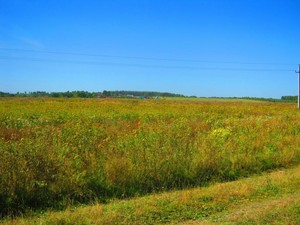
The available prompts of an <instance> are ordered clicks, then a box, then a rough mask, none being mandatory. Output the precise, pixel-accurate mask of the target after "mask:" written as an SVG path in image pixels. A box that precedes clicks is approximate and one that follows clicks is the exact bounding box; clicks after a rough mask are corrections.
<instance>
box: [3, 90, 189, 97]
mask: <svg viewBox="0 0 300 225" xmlns="http://www.w3.org/2000/svg"><path fill="white" fill-rule="evenodd" d="M0 97H50V98H96V97H103V98H107V97H114V98H153V97H185V96H184V95H180V94H173V93H169V92H154V91H106V90H104V91H103V92H88V91H66V92H46V91H34V92H24V93H20V92H17V93H15V94H12V93H7V92H0Z"/></svg>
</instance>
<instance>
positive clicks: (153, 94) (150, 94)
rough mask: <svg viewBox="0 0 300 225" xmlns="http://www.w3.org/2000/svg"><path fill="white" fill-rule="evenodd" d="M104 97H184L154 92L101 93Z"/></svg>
mask: <svg viewBox="0 0 300 225" xmlns="http://www.w3.org/2000/svg"><path fill="white" fill-rule="evenodd" d="M102 95H103V96H105V97H146V98H153V97H185V96H184V95H181V94H173V93H169V92H155V91H106V90H104V91H103V92H102Z"/></svg>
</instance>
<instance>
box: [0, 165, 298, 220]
mask: <svg viewBox="0 0 300 225" xmlns="http://www.w3.org/2000/svg"><path fill="white" fill-rule="evenodd" d="M299 187H300V166H297V167H295V168H292V169H286V170H281V171H275V172H271V173H265V174H263V175H261V176H253V177H251V178H246V179H242V180H239V181H234V182H228V183H218V184H215V185H212V186H209V187H204V188H195V189H190V190H183V191H173V192H167V193H161V194H154V195H149V196H146V197H141V198H135V199H129V200H122V201H121V200H114V201H112V202H110V203H109V204H106V205H103V204H95V205H93V206H87V207H79V208H76V209H74V208H72V209H71V208H70V209H67V210H65V211H63V212H47V213H45V214H43V215H42V216H40V217H32V218H21V219H17V220H6V221H3V222H4V223H7V224H162V223H170V224H300V188H299Z"/></svg>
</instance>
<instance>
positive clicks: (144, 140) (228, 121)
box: [0, 98, 300, 224]
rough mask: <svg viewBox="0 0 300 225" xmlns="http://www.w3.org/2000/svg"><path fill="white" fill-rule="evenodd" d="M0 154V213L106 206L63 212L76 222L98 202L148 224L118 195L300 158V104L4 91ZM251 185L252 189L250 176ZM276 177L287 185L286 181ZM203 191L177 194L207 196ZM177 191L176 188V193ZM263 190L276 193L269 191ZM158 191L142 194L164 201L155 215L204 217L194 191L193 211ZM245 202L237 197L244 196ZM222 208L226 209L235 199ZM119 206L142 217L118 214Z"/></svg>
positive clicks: (212, 179)
mask: <svg viewBox="0 0 300 225" xmlns="http://www.w3.org/2000/svg"><path fill="white" fill-rule="evenodd" d="M0 154H1V158H0V175H1V176H0V212H1V216H2V217H6V216H18V215H24V216H25V217H26V216H29V215H31V214H34V215H35V214H39V213H40V212H42V211H44V210H64V209H65V208H66V207H69V208H72V207H76V206H78V205H80V204H92V203H95V202H99V203H102V204H104V205H96V206H94V208H92V209H86V208H82V209H79V211H77V210H75V212H76V214H74V213H72V212H73V211H72V210H71V209H69V211H66V212H65V213H71V214H72V218H73V219H74V221H76V218H77V217H76V215H77V214H78V216H80V215H81V216H82V217H83V218H84V216H83V215H82V213H84V212H86V213H88V212H90V211H89V210H92V211H91V212H90V213H92V212H93V210H94V211H95V213H99V212H98V211H97V210H98V208H97V207H100V208H104V209H105V210H104V211H105V212H106V211H108V213H110V212H111V213H112V214H114V215H115V217H116V220H115V221H117V222H116V223H123V224H124V223H126V221H127V222H128V223H136V224H141V223H142V222H141V221H143V220H144V221H146V222H145V223H149V224H151V223H152V222H151V218H152V216H151V218H150V219H149V218H148V219H147V218H143V217H139V216H138V215H136V214H135V213H137V214H138V212H137V211H138V210H139V209H140V210H141V211H143V210H144V208H143V206H140V208H137V209H136V208H132V205H131V204H135V200H129V201H127V200H126V201H124V202H123V201H119V200H113V199H124V198H131V197H135V198H137V197H141V196H144V195H148V194H150V193H158V192H167V191H174V190H179V189H184V190H186V189H190V188H193V187H201V186H208V185H211V184H213V183H216V182H226V181H233V180H237V179H240V178H243V177H248V176H252V175H255V174H260V173H262V172H265V171H270V170H274V169H278V168H281V169H282V168H289V167H292V166H296V165H299V162H300V111H298V109H297V108H296V105H295V104H290V103H272V102H258V101H247V100H243V101H233V100H230V101H226V100H225V101H221V100H217V101H216V100H207V99H206V100H201V99H200V100H197V101H196V100H193V99H191V100H188V99H186V100H182V99H173V100H172V99H158V100H154V99H148V100H139V99H51V98H1V99H0ZM295 173H296V172H295ZM296 174H298V175H299V172H297V173H296ZM298 181H299V180H297V179H296V181H295V182H298ZM237 182H239V181H237ZM241 182H242V181H241ZM278 182H279V181H278ZM291 182H293V181H291ZM233 184H239V183H230V184H228V185H229V186H228V190H229V191H230V190H231V189H233V186H232V185H233ZM226 185H227V184H226ZM226 185H225V186H226ZM245 185H246V186H247V185H249V189H251V184H250V183H247V180H245ZM276 185H277V183H276ZM278 185H279V186H280V185H281V186H280V187H279V189H280V190H281V189H283V190H285V186H284V185H285V183H280V184H278ZM262 186H263V184H262ZM226 187H227V186H226ZM237 187H238V186H237ZM275 189H276V188H275ZM286 189H287V190H290V194H291V196H288V194H289V193H286V192H284V191H283V194H282V195H280V196H278V197H280V198H284V199H285V196H287V199H288V198H291V199H294V198H296V200H295V201H294V202H293V203H292V206H291V207H292V208H290V209H289V208H288V207H287V210H288V212H289V213H290V214H291V212H292V213H294V212H296V213H297V212H298V213H299V210H298V209H299V193H298V192H296V189H295V188H294V186H293V184H292V183H291V184H286ZM202 190H203V189H192V191H183V192H178V193H180V194H179V195H181V193H182V195H185V194H184V193H190V192H191V193H193V194H192V196H193V195H194V192H195V195H196V194H197V193H198V194H199V196H202ZM251 190H252V189H251ZM251 190H250V192H251ZM262 190H263V189H262ZM205 191H208V192H209V193H210V195H211V196H212V199H213V200H210V199H211V198H210V197H208V199H207V201H208V202H211V204H217V203H218V202H219V201H222V200H223V199H222V198H221V196H219V194H218V193H217V192H215V191H216V190H215V189H214V186H212V187H211V188H208V189H207V190H206V189H204V192H205ZM250 192H249V193H250ZM271 192H272V191H271ZM174 193H175V194H174ZM176 193H177V192H171V193H170V198H172V196H177V194H176ZM264 193H266V196H267V197H268V196H269V193H268V190H266V192H264V191H262V195H264ZM280 193H281V192H280ZM164 195H168V193H166V194H162V196H164ZM187 195H188V194H187ZM254 195H255V196H256V194H254ZM157 196H160V195H154V197H151V196H150V197H145V198H139V199H138V200H137V201H138V202H139V201H142V202H141V204H144V203H143V201H146V202H147V201H150V203H149V204H150V206H151V204H153V207H154V208H153V210H154V209H155V207H160V208H158V209H157V213H154V214H155V215H153V218H159V216H157V215H159V211H160V210H162V211H164V210H167V211H166V212H165V213H166V214H168V213H170V215H173V214H172V212H173V211H178V210H179V211H178V212H180V215H182V218H180V217H181V216H180V215H179V214H178V215H177V214H176V215H174V218H170V219H169V220H166V219H164V218H165V214H163V215H162V221H160V222H161V223H165V222H174V223H177V222H184V221H189V220H191V221H192V220H197V219H201V218H203V215H202V214H201V215H202V217H201V216H199V215H197V212H198V210H196V209H197V207H200V206H198V205H197V204H196V203H195V204H196V205H195V206H193V204H194V203H193V197H191V196H190V197H187V198H188V200H187V202H188V205H190V204H191V205H192V206H191V207H195V209H194V210H190V209H189V206H186V208H187V210H186V213H187V214H188V215H185V208H180V207H179V206H178V205H176V204H177V203H176V204H175V203H174V205H173V204H170V205H168V204H167V203H165V202H164V201H162V202H161V204H162V205H161V206H156V204H160V201H159V199H156V198H157ZM251 196H252V195H251ZM255 196H254V199H255V201H256V197H255ZM270 196H271V197H272V198H273V197H274V198H275V197H277V196H275V195H274V196H273V195H272V193H271V194H270ZM270 196H269V197H270ZM168 198H169V197H166V199H168ZM199 198H201V197H199ZM219 198H220V199H219ZM140 199H141V200H140ZM155 199H156V200H155ZM196 200H197V197H195V201H196ZM204 200H205V199H204ZM244 200H246V199H244ZM244 200H243V198H241V199H238V200H237V204H244ZM273 200H274V201H276V199H272V201H273ZM277 200H278V201H280V199H277ZM166 201H167V200H166ZM189 201H190V203H189ZM197 201H198V200H197ZM228 201H229V200H228ZM151 202H152V203H151ZM127 204H128V205H127ZM145 204H146V205H147V204H148V203H145ZM164 204H166V205H164ZM224 204H225V203H224ZM245 204H246V205H247V204H249V203H247V202H245ZM257 204H260V203H257ZM262 204H263V203H262ZM183 205H184V204H183ZM208 205H209V204H208ZM221 205H222V204H221ZM165 206H166V208H165ZM114 207H116V208H114ZM178 207H179V208H178ZM224 207H225V208H224V210H225V209H226V210H229V209H230V207H231V206H228V207H229V208H226V207H227V205H226V206H224ZM232 207H233V208H232V210H234V205H233V206H232ZM249 207H250V208H249V210H251V206H249ZM293 207H294V208H293ZM297 207H298V208H297ZM100 208H99V210H100ZM101 210H102V209H101ZM119 210H121V211H119ZM122 210H125V211H126V215H128V216H129V215H133V216H134V215H136V219H135V218H127V217H126V218H125V217H124V218H123V217H122V216H118V215H119V214H118V213H119V212H122ZM130 210H134V212H135V213H132V211H130ZM145 210H150V211H151V210H152V208H151V207H150V209H148V208H146V209H145ZM297 210H298V211H297ZM154 211H155V210H154ZM196 211H197V212H196ZM208 211H209V213H207V215H206V216H205V217H209V215H211V214H214V213H215V212H222V211H223V209H222V207H221V208H218V207H216V208H213V209H212V213H210V208H209V207H208ZM147 212H148V211H147ZM290 214H289V215H290ZM50 215H51V216H52V215H53V216H54V217H53V218H54V219H53V218H52V217H51V218H49V220H51V221H52V219H53V221H56V219H58V220H59V217H60V214H59V213H58V214H55V213H54V214H50ZM62 215H64V214H62ZM151 215H152V211H151ZM296 215H297V214H296ZM87 217H88V215H87ZM200 217H201V218H200ZM104 218H105V217H104ZM109 218H114V217H113V216H112V215H110V216H109ZM122 218H123V219H124V220H123V219H122ZM139 218H140V219H139ZM218 218H219V217H218ZM218 218H217V219H218ZM295 218H296V219H295V221H297V218H298V219H299V217H297V216H296V217H295ZM77 219H78V218H77ZM86 219H87V220H88V218H86ZM219 219H222V218H221V217H220V218H219ZM5 221H6V222H7V220H5ZM45 221H47V219H46V220H45ZM61 221H62V222H61V224H67V222H68V221H65V222H64V221H63V219H61ZM74 221H73V222H74ZM135 221H137V222H135ZM211 221H213V218H212V220H211ZM19 222H20V223H21V221H19ZM108 222H109V221H108ZM158 222H159V221H158V220H156V219H154V220H153V223H158ZM208 222H209V221H208ZM208 222H207V223H208ZM24 223H25V222H24ZM44 223H47V222H44ZM53 223H55V224H56V223H59V221H56V222H53ZM70 223H71V224H72V222H70ZM87 223H90V222H89V221H88V222H87ZM99 223H104V224H105V223H106V221H105V220H103V221H100V220H99ZM111 223H114V222H113V220H112V222H111ZM295 224H296V223H295Z"/></svg>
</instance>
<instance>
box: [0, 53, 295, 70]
mask: <svg viewBox="0 0 300 225" xmlns="http://www.w3.org/2000/svg"><path fill="white" fill-rule="evenodd" d="M0 60H21V61H31V62H46V63H48V62H49V63H68V64H86V65H102V66H125V67H141V68H161V69H192V70H222V71H257V72H258V71H261V72H291V71H294V70H289V69H269V68H267V69H259V68H226V67H225V68H223V67H197V66H172V65H153V64H152V65H151V64H150V65H149V64H148V65H147V64H135V63H111V62H99V61H81V60H57V59H42V58H27V57H7V56H0Z"/></svg>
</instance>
